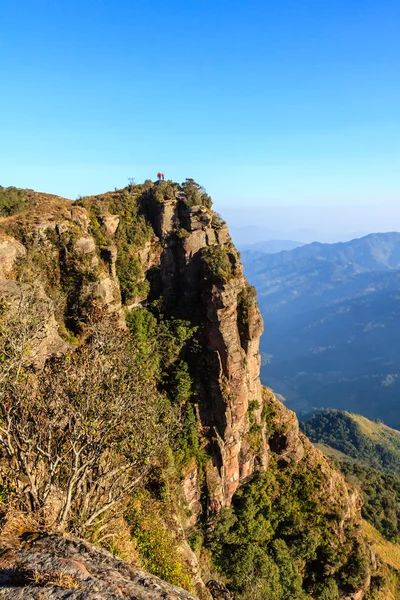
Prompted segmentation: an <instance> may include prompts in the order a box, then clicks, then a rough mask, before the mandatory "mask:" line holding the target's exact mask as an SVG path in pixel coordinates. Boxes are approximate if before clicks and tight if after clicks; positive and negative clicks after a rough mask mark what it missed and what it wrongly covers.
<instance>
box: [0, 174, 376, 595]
mask: <svg viewBox="0 0 400 600" xmlns="http://www.w3.org/2000/svg"><path fill="white" fill-rule="evenodd" d="M27 196H28V198H27V208H26V209H25V211H24V212H23V213H21V214H16V215H14V216H10V217H8V218H6V219H0V293H1V295H2V297H3V298H4V299H5V300H6V301H7V302H9V303H10V305H11V306H12V307H14V308H13V310H14V311H18V310H20V309H21V305H20V302H21V297H22V296H23V294H22V292H23V290H24V289H28V288H29V290H30V292H29V293H30V294H31V295H32V296H31V300H30V301H33V300H34V298H36V299H37V298H41V299H42V305H43V306H45V307H46V309H45V310H47V311H48V318H47V324H48V325H47V329H46V331H45V332H44V333H43V331H41V333H40V339H38V340H37V351H36V353H35V356H34V360H35V361H36V363H37V364H38V365H40V364H43V362H44V361H45V360H46V358H47V357H49V356H51V355H54V354H60V353H62V352H64V351H65V349H66V348H67V347H69V346H70V345H71V342H72V343H74V344H76V343H77V338H76V336H78V339H80V340H81V341H84V337H85V323H86V322H87V319H88V315H90V310H91V309H92V308H91V307H93V305H95V306H97V307H101V308H102V309H104V310H106V311H108V312H109V313H110V314H114V315H116V316H117V317H118V319H119V321H120V322H121V324H124V322H125V315H126V314H127V313H128V312H129V311H132V310H136V309H140V308H141V307H145V306H150V305H154V303H156V304H157V303H158V305H157V306H160V305H162V307H163V308H162V311H163V314H167V315H169V316H170V317H172V318H174V317H177V318H184V319H186V320H187V321H188V322H189V323H190V325H191V326H192V327H194V328H195V329H196V342H197V344H198V349H197V353H196V354H195V355H193V356H191V357H189V358H188V364H189V368H190V373H191V376H192V379H193V383H194V392H195V393H194V408H195V415H196V418H197V425H198V435H199V439H200V440H201V445H202V446H203V447H204V448H205V449H206V450H207V455H208V458H207V460H206V461H205V462H204V461H203V463H202V464H199V463H198V462H196V461H192V462H191V463H190V464H189V465H187V466H186V467H185V468H184V469H183V471H182V480H181V488H182V491H183V495H184V498H185V501H186V506H187V509H188V511H189V512H188V516H187V518H186V520H184V522H183V523H182V526H183V528H184V529H185V528H190V527H191V526H194V525H195V524H196V523H197V522H198V521H201V520H203V521H204V520H205V519H207V518H212V517H213V515H216V514H218V513H219V512H220V511H221V510H222V509H224V508H227V507H229V506H230V505H231V502H232V499H233V497H234V495H235V492H237V490H238V488H239V487H240V486H241V485H242V484H245V483H246V482H247V481H250V479H251V476H252V475H254V474H255V473H256V472H260V473H262V472H268V469H269V465H270V463H271V461H272V462H273V464H274V465H278V466H279V465H281V467H278V468H284V465H300V467H299V469H302V470H303V471H304V469H306V470H307V469H308V470H309V471H310V472H312V473H314V474H316V477H317V478H318V486H317V492H316V493H317V495H318V497H319V498H320V499H321V503H323V504H324V506H325V505H326V506H328V505H329V506H330V507H331V508H332V512H333V513H334V514H335V526H334V529H332V531H334V532H335V535H336V536H337V543H338V544H340V543H344V541H345V540H346V536H347V535H348V533H346V532H348V526H349V525H351V527H352V528H353V529H354V531H355V530H357V528H358V524H359V521H360V503H359V498H358V495H357V494H355V493H354V492H351V491H349V489H348V488H347V487H346V485H345V484H344V481H343V479H342V477H341V476H340V475H339V474H338V473H337V472H336V471H334V470H333V469H332V467H331V466H330V464H329V463H328V462H327V461H326V459H325V458H324V457H323V456H322V454H320V453H319V452H318V451H317V450H315V449H314V448H313V446H312V445H311V444H310V443H309V442H308V440H307V439H306V438H305V437H304V436H302V435H301V434H299V430H298V423H297V419H296V417H295V415H294V413H291V412H290V411H288V410H287V409H286V408H285V407H284V406H282V405H281V404H280V403H279V402H278V401H277V400H276V399H275V397H274V396H273V394H272V393H271V392H269V391H265V390H264V391H263V390H262V387H261V384H260V379H259V371H260V355H259V351H258V348H259V338H260V335H261V333H262V330H263V324H262V319H261V317H260V313H259V310H258V307H257V302H256V298H255V293H254V290H253V289H252V288H250V287H249V285H248V284H247V282H246V280H245V278H244V275H243V272H242V266H241V264H240V259H239V254H238V252H237V251H236V249H235V248H234V246H233V244H232V242H231V239H230V236H229V232H228V229H227V226H226V224H225V223H224V222H223V221H222V220H221V218H220V217H219V216H218V215H216V214H215V213H213V211H212V210H211V209H210V208H209V206H208V201H207V197H206V196H205V195H204V194H203V192H202V191H201V190H200V192H199V190H198V189H197V188H195V189H194V192H193V186H192V187H190V186H189V188H183V189H182V188H179V187H178V186H177V185H176V184H172V182H166V183H161V184H159V185H155V184H152V183H151V182H147V183H146V184H145V185H144V186H133V187H131V188H130V189H128V190H124V191H119V192H111V193H108V194H105V195H102V196H97V197H89V198H84V199H82V200H80V201H79V202H78V203H72V202H70V201H67V200H63V199H59V198H57V197H52V196H47V195H40V194H35V193H33V192H29V193H28V194H27ZM43 310H44V309H43ZM274 468H275V469H276V466H275V467H274ZM303 471H302V472H303ZM294 473H296V468H294ZM180 527H181V525H180ZM352 535H353V534H352ZM354 535H355V536H356V537H357V536H359V534H358V533H354ZM185 543H186V542H185ZM332 543H334V542H332ZM186 551H187V555H188V556H189V555H190V560H191V561H192V574H193V577H194V578H197V581H198V587H197V589H198V591H199V590H200V592H199V593H201V594H203V597H204V598H207V597H208V598H209V597H210V596H209V593H208V592H206V590H205V588H204V585H203V582H202V579H201V576H200V574H199V573H200V571H199V566H198V564H197V558H196V556H195V555H194V554H193V553H192V552H191V550H190V549H189V547H188V546H187V544H186ZM335 569H336V570H337V569H338V567H334V566H332V567H331V573H332V575H333V574H335V573H336V571H335ZM367 571H368V569H367V570H366V573H367ZM368 577H369V575H367V574H366V575H365V578H364V581H363V585H362V587H361V588H360V589H358V590H353V591H351V590H352V585H351V584H349V585H348V586H347V589H348V590H350V592H349V595H348V596H347V597H348V598H357V599H361V598H362V597H363V595H364V591H365V589H367V587H368ZM353 587H354V586H353ZM344 588H346V586H344ZM343 594H344V595H343ZM343 594H342V595H341V597H345V593H344V592H343ZM96 597H97V596H96ZM107 597H108V596H107ZM138 597H142V596H138ZM143 597H145V596H143ZM146 597H147V596H146ZM149 597H150V596H149ZM151 597H154V598H156V597H158V596H156V595H154V596H151ZM160 597H161V596H160ZM163 597H164V596H163ZM168 597H175V596H168ZM176 597H188V598H189V597H190V596H176ZM215 597H216V598H217V597H218V596H215ZM221 597H222V596H221ZM226 597H228V596H226ZM316 597H319V596H316ZM321 597H322V596H321ZM332 597H333V596H332Z"/></svg>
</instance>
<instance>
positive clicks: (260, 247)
mask: <svg viewBox="0 0 400 600" xmlns="http://www.w3.org/2000/svg"><path fill="white" fill-rule="evenodd" d="M299 246H304V243H303V242H294V241H292V240H267V241H263V242H254V243H252V244H241V245H239V250H240V252H252V253H253V256H256V255H257V254H276V253H277V252H282V251H283V250H293V249H294V248H298V247H299Z"/></svg>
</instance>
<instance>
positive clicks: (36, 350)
mask: <svg viewBox="0 0 400 600" xmlns="http://www.w3.org/2000/svg"><path fill="white" fill-rule="evenodd" d="M0 192H1V193H0V214H1V215H2V217H1V218H0V358H1V360H0V527H1V536H0V560H1V562H0V596H1V597H7V598H21V597H24V596H25V597H27V598H29V597H32V594H33V593H35V594H36V592H37V588H38V587H43V588H44V592H43V595H42V597H43V596H44V597H46V594H47V592H48V589H49V586H51V590H52V593H53V592H54V594H55V595H53V597H66V595H68V596H69V597H71V598H79V597H83V595H84V594H85V593H86V592H88V593H89V592H90V593H91V594H94V593H97V592H96V591H95V588H94V587H93V586H94V585H96V587H98V588H99V590H100V592H101V593H102V594H103V596H104V594H105V593H106V592H105V591H104V586H106V585H107V584H106V578H105V577H104V571H103V575H102V570H103V569H105V570H106V571H108V569H109V568H112V569H114V567H113V565H114V566H116V565H117V563H115V562H113V563H112V564H110V560H109V555H105V554H102V552H100V553H98V552H95V550H94V549H93V548H92V547H91V546H88V543H91V544H96V545H97V546H101V547H102V548H103V549H106V550H109V551H111V552H112V553H114V554H117V555H119V556H120V557H123V558H124V559H125V563H123V564H121V562H120V561H119V562H118V565H117V567H116V570H117V571H118V573H119V574H118V573H115V572H114V573H110V576H112V581H113V583H112V590H110V592H109V596H107V597H109V598H114V597H126V598H129V597H132V593H134V594H136V593H137V597H138V598H143V599H144V598H146V599H147V598H149V599H153V598H154V599H155V598H157V597H160V590H162V591H161V595H163V596H165V597H166V594H168V595H170V596H171V597H172V596H173V597H176V598H184V597H188V594H185V592H183V591H182V588H183V589H186V590H187V591H188V592H189V593H190V594H192V595H193V594H194V595H196V596H197V597H198V598H199V599H200V600H211V598H225V599H229V598H232V594H234V597H235V598H236V600H245V599H246V600H248V599H250V598H252V599H253V600H264V599H265V598H270V599H271V600H292V599H294V598H296V599H297V600H310V599H311V598H313V599H315V600H318V599H319V600H322V599H325V600H326V599H327V598H329V599H338V598H343V599H347V600H354V599H355V598H363V597H364V596H365V593H366V592H367V591H368V590H370V591H371V593H372V592H373V593H374V594H375V593H376V592H377V589H378V588H379V589H380V590H381V592H382V594H384V593H385V592H384V589H386V587H385V586H386V583H385V581H384V580H383V578H382V570H381V564H380V562H379V560H376V559H375V558H374V557H373V554H371V549H370V547H369V543H368V539H367V537H366V536H365V535H363V533H362V529H361V514H360V504H361V501H360V496H359V493H358V492H357V491H355V490H354V489H353V488H351V487H349V486H347V484H346V483H345V480H344V478H343V477H342V476H341V475H340V473H339V472H338V471H337V470H336V469H335V468H334V466H333V465H332V464H331V463H330V462H329V461H328V459H326V457H325V456H324V455H323V453H321V452H320V451H319V450H317V449H316V448H315V447H314V446H313V445H312V443H311V442H310V441H309V440H308V439H307V437H306V436H304V435H303V434H301V433H300V432H299V425H298V421H297V419H296V416H295V414H294V413H292V412H291V411H290V410H288V409H287V408H286V407H285V406H284V405H283V404H282V403H281V402H279V400H278V399H277V398H276V397H275V395H274V394H273V393H272V392H271V390H269V389H267V388H262V386H261V383H260V378H259V371H260V355H259V340H260V335H261V332H262V329H263V324H262V319H261V316H260V313H259V309H258V306H257V301H256V295H255V293H254V290H253V288H251V287H250V286H249V284H248V283H247V281H246V279H245V277H244V275H243V270H242V265H241V263H240V260H239V254H238V252H237V250H236V249H235V247H234V245H233V243H232V241H231V238H230V235H229V231H228V229H227V226H226V224H225V223H224V221H223V220H222V219H221V218H220V217H219V216H218V215H217V214H215V213H214V212H213V211H212V209H211V206H212V200H211V198H210V197H209V196H208V194H207V193H206V192H205V190H204V189H203V188H202V187H201V186H199V185H198V184H197V183H196V182H194V181H193V180H191V179H188V180H186V181H185V182H183V183H182V184H178V183H175V182H172V181H162V182H155V183H154V182H151V181H146V182H144V183H143V184H135V185H130V186H128V187H127V188H125V189H123V190H115V191H114V192H107V193H104V194H100V195H97V196H89V197H84V198H80V199H79V200H78V201H77V202H71V201H70V200H68V199H64V198H59V197H57V196H53V195H48V194H42V193H37V192H34V191H32V190H18V189H15V188H12V189H9V188H2V189H1V190H0ZM65 536H66V537H67V539H68V540H71V543H65V542H64V541H63V540H64V539H65ZM32 565H34V566H35V569H33V568H32ZM132 566H134V567H135V568H138V569H139V570H140V569H144V571H148V572H150V573H152V575H154V576H156V577H159V578H160V579H162V580H166V581H168V582H169V583H170V584H171V585H173V586H178V587H179V588H181V590H178V589H174V591H171V588H168V586H164V584H160V585H159V584H157V582H156V581H155V580H154V579H152V578H151V576H149V575H148V574H147V575H146V573H144V575H143V578H141V583H140V582H138V579H137V577H138V573H137V570H136V571H132V569H131V567H132ZM67 575H68V576H69V579H68V577H66V576H67ZM88 577H89V578H90V577H92V578H95V579H98V582H97V584H94V583H93V581H92V580H91V581H87V578H88ZM115 577H116V578H117V580H118V582H117V583H115V584H114V582H115ZM139 577H140V575H139ZM83 581H85V584H84V583H83ZM1 582H3V584H2V583H1ZM143 582H150V583H148V585H147V584H146V586H147V587H145V586H144V583H143ZM136 584H137V585H136ZM138 585H140V586H142V587H141V588H140V591H138ZM1 586H2V587H1ZM10 586H11V587H10ZM160 586H161V587H160ZM163 586H164V587H163ZM144 587H145V589H143V588H144ZM55 588H57V589H55ZM60 588H62V590H63V591H61V592H60ZM81 589H82V590H83V591H80V590H81ZM64 590H67V591H65V592H64ZM85 590H86V592H85ZM133 590H134V591H133ZM163 590H165V592H164V591H163ZM100 592H99V593H100ZM29 594H30V595H29ZM40 594H41V592H40V591H39V592H38V593H37V594H36V595H37V596H38V597H39V595H40ZM47 596H48V594H47ZM88 597H89V596H88ZM93 597H94V596H93ZM96 597H97V596H96ZM135 597H136V596H135ZM189 597H190V596H189Z"/></svg>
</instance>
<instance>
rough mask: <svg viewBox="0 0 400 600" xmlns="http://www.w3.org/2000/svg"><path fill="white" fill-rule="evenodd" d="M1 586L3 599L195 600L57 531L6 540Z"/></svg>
mask: <svg viewBox="0 0 400 600" xmlns="http://www.w3.org/2000/svg"><path fill="white" fill-rule="evenodd" d="M0 586H1V587H0V598H9V599H12V600H17V599H19V598H24V600H27V599H28V598H32V600H46V599H47V598H52V599H56V598H57V599H58V598H60V599H61V598H68V599H69V600H72V599H74V600H75V599H76V600H78V599H83V598H85V600H114V599H115V600H116V599H117V598H118V599H120V598H129V599H131V600H158V599H160V600H161V599H162V600H195V597H194V596H192V595H191V594H189V593H188V592H185V591H184V590H182V589H180V588H178V587H176V586H174V585H171V584H169V583H166V582H165V581H162V580H161V579H159V578H158V577H155V576H154V575H150V574H149V573H145V572H144V571H141V570H140V569H137V568H136V567H133V566H131V565H129V564H127V563H126V562H125V561H123V560H121V559H119V558H116V557H115V556H113V555H112V554H110V552H107V551H106V550H103V549H101V548H98V547H96V546H93V545H92V544H89V543H88V542H85V541H83V540H78V539H72V538H67V537H63V536H61V535H57V534H54V535H47V534H25V535H23V536H22V537H20V538H14V539H13V540H8V541H7V542H4V541H3V542H2V548H1V550H0Z"/></svg>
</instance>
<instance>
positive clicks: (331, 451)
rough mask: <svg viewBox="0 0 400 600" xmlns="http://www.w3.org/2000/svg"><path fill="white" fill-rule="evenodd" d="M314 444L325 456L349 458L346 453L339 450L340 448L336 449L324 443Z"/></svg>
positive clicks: (340, 458) (339, 458)
mask: <svg viewBox="0 0 400 600" xmlns="http://www.w3.org/2000/svg"><path fill="white" fill-rule="evenodd" d="M314 446H315V447H316V448H318V450H320V451H321V452H322V454H324V455H325V456H326V457H327V458H331V459H335V458H336V459H338V460H343V459H344V460H349V457H348V456H347V455H346V454H343V452H340V450H336V449H335V448H332V447H331V446H327V445H326V444H314Z"/></svg>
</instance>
